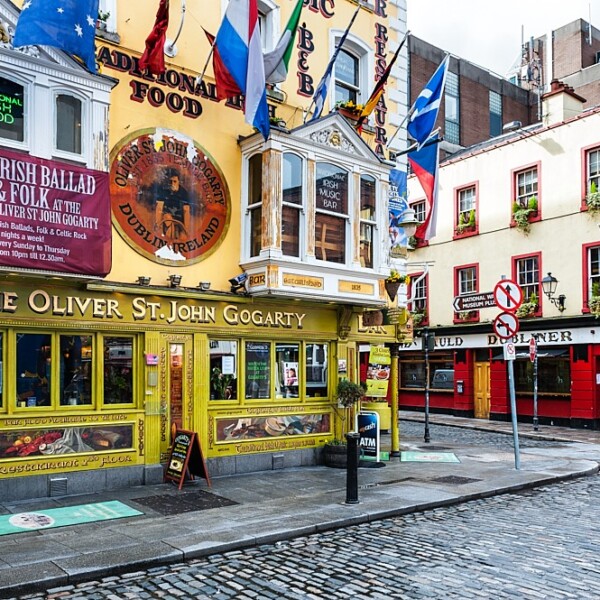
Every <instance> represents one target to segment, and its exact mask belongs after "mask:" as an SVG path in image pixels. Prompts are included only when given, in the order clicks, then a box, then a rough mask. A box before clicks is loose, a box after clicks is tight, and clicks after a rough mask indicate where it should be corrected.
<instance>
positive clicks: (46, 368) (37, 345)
mask: <svg viewBox="0 0 600 600" xmlns="http://www.w3.org/2000/svg"><path fill="white" fill-rule="evenodd" d="M16 342H17V373H16V375H17V377H16V379H17V406H18V407H19V408H35V407H38V406H50V405H51V396H50V393H51V383H52V336H51V335H50V334H47V333H43V334H42V333H17V339H16Z"/></svg>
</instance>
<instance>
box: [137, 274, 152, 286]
mask: <svg viewBox="0 0 600 600" xmlns="http://www.w3.org/2000/svg"><path fill="white" fill-rule="evenodd" d="M137 282H138V284H139V285H150V277H146V276H144V275H140V276H139V277H138V278H137Z"/></svg>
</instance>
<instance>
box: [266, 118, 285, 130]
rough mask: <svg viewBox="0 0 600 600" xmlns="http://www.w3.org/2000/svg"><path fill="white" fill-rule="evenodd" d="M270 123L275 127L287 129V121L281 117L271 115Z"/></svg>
mask: <svg viewBox="0 0 600 600" xmlns="http://www.w3.org/2000/svg"><path fill="white" fill-rule="evenodd" d="M269 124H270V125H272V126H273V127H279V128H280V129H285V121H284V120H283V119H282V118H281V117H269Z"/></svg>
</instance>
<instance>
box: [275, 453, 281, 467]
mask: <svg viewBox="0 0 600 600" xmlns="http://www.w3.org/2000/svg"><path fill="white" fill-rule="evenodd" d="M273 469H283V454H274V455H273Z"/></svg>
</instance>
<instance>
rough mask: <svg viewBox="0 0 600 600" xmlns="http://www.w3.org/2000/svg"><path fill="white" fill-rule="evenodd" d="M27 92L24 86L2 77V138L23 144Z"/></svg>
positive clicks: (0, 112) (0, 132)
mask: <svg viewBox="0 0 600 600" xmlns="http://www.w3.org/2000/svg"><path fill="white" fill-rule="evenodd" d="M24 111H25V90H24V88H23V86H22V85H19V84H18V83H15V82H14V81H11V80H10V79H6V78H4V77H0V137H2V138H4V139H6V140H14V141H17V142H22V141H23V140H24V137H25V123H24V119H23V115H24Z"/></svg>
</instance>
